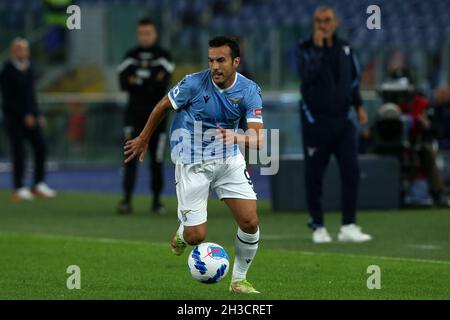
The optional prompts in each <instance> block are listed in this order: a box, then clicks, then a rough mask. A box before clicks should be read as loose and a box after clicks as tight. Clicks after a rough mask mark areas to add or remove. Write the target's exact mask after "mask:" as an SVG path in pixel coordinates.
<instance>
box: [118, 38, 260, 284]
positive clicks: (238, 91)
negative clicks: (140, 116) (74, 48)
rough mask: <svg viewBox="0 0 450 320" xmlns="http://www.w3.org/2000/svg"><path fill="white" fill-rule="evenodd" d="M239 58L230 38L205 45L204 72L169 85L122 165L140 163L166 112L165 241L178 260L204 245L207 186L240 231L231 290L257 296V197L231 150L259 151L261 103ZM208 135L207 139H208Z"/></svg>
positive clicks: (243, 166)
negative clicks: (171, 115) (169, 208)
mask: <svg viewBox="0 0 450 320" xmlns="http://www.w3.org/2000/svg"><path fill="white" fill-rule="evenodd" d="M239 55H240V54H239V46H238V43H237V42H236V41H235V40H234V39H232V38H229V37H223V36H220V37H215V38H213V39H212V40H210V42H209V50H208V59H209V70H205V71H202V72H199V73H195V74H191V75H188V76H186V77H185V78H184V79H183V80H181V81H180V82H179V83H178V84H177V85H176V86H175V87H173V88H172V89H171V90H170V91H169V93H168V95H167V96H165V97H164V98H163V99H162V100H161V101H160V102H159V103H158V104H157V106H156V107H155V109H154V110H153V112H152V113H151V115H150V117H149V119H148V122H147V124H146V126H145V128H144V130H143V131H142V132H141V133H140V135H139V136H138V137H136V138H135V139H133V140H130V141H128V142H127V143H126V145H125V147H124V149H125V155H126V156H128V158H127V159H126V160H125V161H126V162H129V161H131V160H132V159H133V158H135V157H137V156H140V160H141V161H142V160H143V158H144V155H145V152H146V149H147V143H148V141H149V139H150V138H151V137H152V135H153V133H154V132H155V130H156V128H157V126H158V124H159V123H160V122H161V121H163V119H164V118H165V117H166V115H167V113H168V112H169V111H175V112H176V114H175V119H174V121H173V124H172V127H171V130H170V134H171V138H170V140H171V141H170V142H171V147H172V159H173V160H174V162H175V163H176V168H175V180H176V181H175V184H176V191H177V198H178V218H179V220H180V225H179V227H178V230H177V231H176V232H175V235H174V237H173V239H172V242H171V246H172V251H173V253H174V254H176V255H181V254H182V253H183V251H184V249H185V248H186V246H187V244H189V245H197V244H199V243H201V242H202V241H203V240H204V239H205V237H206V229H207V222H206V221H207V210H206V207H207V201H208V195H209V189H210V188H211V189H212V190H214V191H215V192H216V193H217V195H218V197H219V198H220V199H221V200H223V201H224V202H225V204H226V205H227V206H228V207H229V208H230V209H231V211H232V212H233V215H234V218H235V220H236V222H237V224H238V226H239V228H238V230H237V237H236V240H235V253H236V256H235V261H234V266H233V273H232V280H231V284H230V291H234V292H237V293H258V291H257V290H256V289H255V288H254V287H253V285H252V284H250V282H248V281H247V279H246V275H247V271H248V269H249V267H250V265H251V263H252V260H253V258H254V256H255V254H256V251H257V249H258V241H259V221H258V216H257V213H256V194H255V192H254V190H253V184H252V181H251V180H250V177H249V175H248V172H247V171H246V163H245V160H244V157H243V156H242V154H241V153H240V151H239V148H238V145H241V146H247V147H249V148H252V149H259V148H261V147H262V139H263V135H262V128H263V118H262V99H261V91H260V88H259V87H258V85H257V84H256V83H254V82H253V81H251V80H249V79H247V78H245V77H244V76H242V75H241V74H239V73H238V72H237V71H236V70H237V68H238V66H239V62H240V58H239ZM241 117H245V118H246V119H247V122H248V127H249V130H247V131H246V132H245V134H239V133H237V132H236V128H237V125H238V123H239V120H240V118H241ZM199 123H200V125H201V127H200V128H201V131H200V135H202V136H203V138H202V139H201V140H200V141H198V136H199V130H198V126H199ZM211 131H213V132H214V133H213V134H212V135H211V134H209V135H208V134H207V133H208V132H209V133H211ZM180 135H182V139H180V138H181V137H180ZM180 140H181V142H180ZM217 150H219V151H217Z"/></svg>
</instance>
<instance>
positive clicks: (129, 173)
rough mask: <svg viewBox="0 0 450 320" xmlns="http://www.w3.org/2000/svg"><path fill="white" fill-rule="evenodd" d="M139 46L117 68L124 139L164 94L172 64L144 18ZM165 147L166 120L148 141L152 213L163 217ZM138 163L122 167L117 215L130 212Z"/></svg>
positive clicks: (137, 128)
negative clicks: (123, 106)
mask: <svg viewBox="0 0 450 320" xmlns="http://www.w3.org/2000/svg"><path fill="white" fill-rule="evenodd" d="M137 39H138V42H139V45H138V46H137V47H135V48H132V49H131V50H129V51H128V52H127V53H126V55H125V58H124V60H123V62H122V63H121V64H120V65H119V67H118V72H119V81H120V87H121V89H122V90H123V91H126V92H127V93H128V104H127V107H126V109H125V127H124V134H125V140H130V139H133V138H135V137H137V135H138V134H139V132H141V131H142V129H143V128H144V127H145V123H146V121H147V119H148V117H149V115H150V113H151V112H152V110H153V108H154V107H155V105H156V104H157V102H158V101H159V100H161V98H162V97H163V96H164V95H165V94H166V92H167V89H168V85H169V82H170V78H171V75H172V72H173V71H174V68H175V65H174V63H173V62H172V59H171V55H170V53H169V52H168V51H167V50H164V49H163V48H161V47H159V46H158V45H157V39H158V31H157V29H156V26H155V23H154V22H153V21H151V20H150V19H148V18H143V19H141V20H140V21H139V23H138V26H137ZM165 146H166V121H163V122H162V123H161V124H160V125H159V126H158V128H157V132H155V134H154V135H153V136H152V139H151V140H150V142H149V151H150V173H151V180H150V184H151V185H150V187H151V189H152V191H153V204H152V207H151V210H152V211H153V212H156V213H159V214H162V213H164V212H165V209H164V206H163V204H162V202H161V192H162V190H163V181H164V180H163V162H164V150H165ZM137 166H138V160H137V159H134V160H133V161H130V162H128V163H126V164H125V165H124V168H125V174H124V177H123V192H124V197H123V199H122V200H121V201H120V203H119V206H118V212H119V213H121V214H127V213H131V212H132V205H131V202H132V196H133V191H134V186H135V180H136V174H137Z"/></svg>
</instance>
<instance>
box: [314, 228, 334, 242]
mask: <svg viewBox="0 0 450 320" xmlns="http://www.w3.org/2000/svg"><path fill="white" fill-rule="evenodd" d="M312 240H313V242H314V243H328V242H331V241H332V240H331V237H330V235H329V234H328V231H327V229H325V228H324V227H320V228H317V229H316V230H314V232H313V235H312Z"/></svg>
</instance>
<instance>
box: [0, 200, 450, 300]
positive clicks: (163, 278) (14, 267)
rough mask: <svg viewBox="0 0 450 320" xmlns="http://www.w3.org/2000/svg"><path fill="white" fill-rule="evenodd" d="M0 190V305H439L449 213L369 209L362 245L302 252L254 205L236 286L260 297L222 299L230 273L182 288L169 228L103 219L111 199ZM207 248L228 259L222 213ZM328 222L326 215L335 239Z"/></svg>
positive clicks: (228, 235)
mask: <svg viewBox="0 0 450 320" xmlns="http://www.w3.org/2000/svg"><path fill="white" fill-rule="evenodd" d="M9 199H10V194H9V193H6V192H0V299H255V298H256V299H449V298H450V289H449V285H448V284H449V283H450V232H449V230H450V211H449V210H416V211H406V210H402V211H376V212H375V211H370V212H361V213H360V214H359V222H360V224H361V225H362V226H363V227H364V230H365V231H367V232H368V233H371V234H372V235H373V237H374V240H373V241H372V242H369V243H364V244H349V243H347V244H345V243H339V242H333V243H331V244H326V245H314V244H312V243H311V232H310V230H309V229H307V227H306V221H307V219H308V217H307V216H306V215H305V214H295V213H273V212H271V210H270V203H269V202H268V201H260V202H259V203H258V209H259V210H258V211H259V215H260V220H261V234H262V238H261V242H260V248H259V251H258V253H257V256H256V258H255V260H254V263H253V265H252V267H251V269H250V272H249V274H248V278H249V280H250V281H252V282H253V283H254V285H255V287H256V288H257V289H258V290H260V291H261V292H262V293H261V294H260V295H256V296H242V295H235V294H232V293H229V292H228V284H229V280H230V273H231V272H230V273H229V274H228V275H227V277H226V278H225V279H224V280H223V281H221V282H219V283H217V284H213V285H204V284H201V283H198V282H196V281H195V280H193V279H192V278H191V276H190V274H189V272H188V268H187V253H185V254H184V255H183V256H181V257H176V256H174V255H172V254H171V252H170V250H169V244H168V241H169V239H170V237H171V236H172V234H173V232H174V230H175V228H176V225H177V218H176V214H175V212H176V211H175V210H176V199H175V198H173V197H167V198H165V199H164V200H165V203H166V205H167V209H168V214H166V215H164V216H156V215H152V214H150V213H149V210H148V208H149V200H148V199H147V198H146V197H142V196H138V197H136V198H135V205H134V207H135V213H134V214H132V215H130V216H119V215H117V214H115V206H116V204H117V202H118V200H119V196H116V195H98V194H89V193H85V194H83V193H62V194H61V195H59V196H58V197H57V198H56V199H54V200H37V201H35V202H31V203H22V202H21V203H17V202H11V201H10V200H9ZM208 212H209V221H208V229H209V230H208V238H207V240H208V241H212V242H217V243H219V244H221V245H223V246H224V247H225V248H226V249H227V251H228V252H229V253H230V256H231V257H233V242H234V238H235V234H236V225H235V222H234V221H233V219H232V216H231V213H230V212H229V211H228V208H227V207H226V206H225V204H223V203H221V202H220V201H217V200H211V201H210V203H209V206H208ZM339 220H340V215H339V214H327V216H326V222H327V227H328V230H329V231H330V233H331V234H332V235H333V236H334V238H336V234H337V231H338V228H339ZM70 265H77V266H79V267H80V269H81V289H80V290H68V289H67V287H66V281H67V278H68V277H69V274H67V273H66V269H67V267H68V266H70ZM369 265H377V266H379V267H380V270H381V289H379V290H376V289H375V290H369V289H368V288H367V285H366V282H367V279H368V277H369V276H370V275H369V274H368V273H367V267H368V266H369Z"/></svg>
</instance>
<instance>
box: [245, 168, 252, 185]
mask: <svg viewBox="0 0 450 320" xmlns="http://www.w3.org/2000/svg"><path fill="white" fill-rule="evenodd" d="M244 176H245V179H247V182H248V184H249V185H251V186H253V182H252V179H250V174H249V173H248V171H247V169H244Z"/></svg>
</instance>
